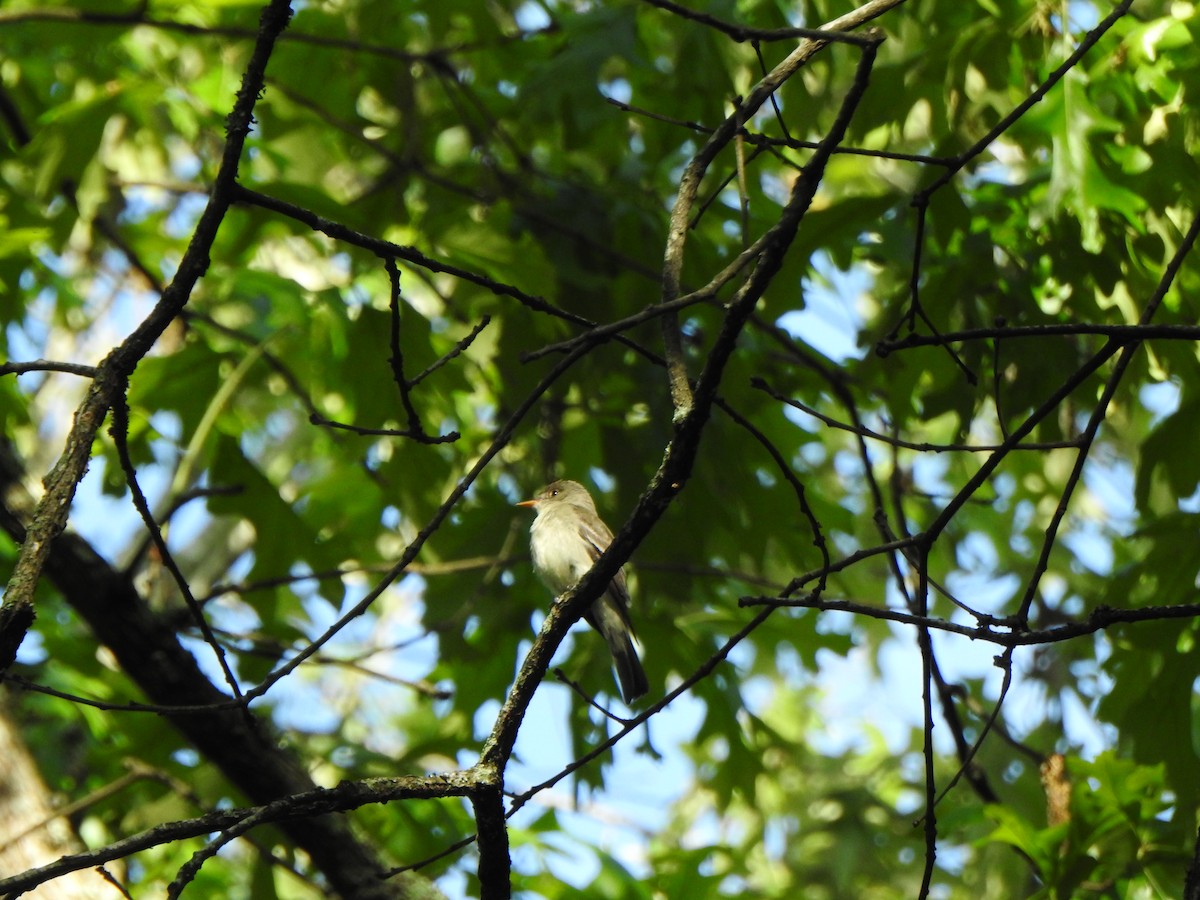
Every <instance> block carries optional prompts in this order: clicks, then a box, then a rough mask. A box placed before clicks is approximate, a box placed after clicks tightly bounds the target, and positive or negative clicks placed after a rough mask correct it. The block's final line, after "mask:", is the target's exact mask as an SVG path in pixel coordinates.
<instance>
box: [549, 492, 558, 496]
mask: <svg viewBox="0 0 1200 900" xmlns="http://www.w3.org/2000/svg"><path fill="white" fill-rule="evenodd" d="M550 496H551V497H557V496H558V491H551V492H550Z"/></svg>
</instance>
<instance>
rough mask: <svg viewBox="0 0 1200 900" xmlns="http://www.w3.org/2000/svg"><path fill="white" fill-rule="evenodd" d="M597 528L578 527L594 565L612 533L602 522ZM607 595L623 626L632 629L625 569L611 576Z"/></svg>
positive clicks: (609, 542) (584, 525) (610, 539)
mask: <svg viewBox="0 0 1200 900" xmlns="http://www.w3.org/2000/svg"><path fill="white" fill-rule="evenodd" d="M598 526H599V527H595V526H592V525H588V524H586V523H585V524H582V525H580V526H579V536H580V537H581V538H583V539H584V541H586V542H587V545H588V554H589V555H590V556H591V558H592V562H593V563H594V562H595V561H596V560H597V559H599V558H600V554H601V553H603V552H604V550H605V549H606V548H607V547H608V545H609V544H611V543H612V538H613V536H612V532H611V531H609V530H608V526H607V525H605V524H604V523H603V522H599V523H598ZM608 595H609V596H610V597H612V598H613V600H615V601H616V603H617V608H618V611H619V612H620V614H621V618H622V619H623V620H624V621H625V624H626V625H627V626H628V627H630V628H632V627H633V626H632V624H631V623H630V621H629V586H628V585H627V584H626V583H625V569H624V568H620V569H618V570H617V574H616V575H614V576H613V580H612V581H611V582H610V583H609V586H608Z"/></svg>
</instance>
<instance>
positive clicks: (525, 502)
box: [517, 500, 539, 506]
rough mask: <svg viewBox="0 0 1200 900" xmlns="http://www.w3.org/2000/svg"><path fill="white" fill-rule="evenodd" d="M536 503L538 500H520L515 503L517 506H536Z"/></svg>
mask: <svg viewBox="0 0 1200 900" xmlns="http://www.w3.org/2000/svg"><path fill="white" fill-rule="evenodd" d="M538 503H539V501H537V500H521V501H519V502H518V503H517V506H537V505H538Z"/></svg>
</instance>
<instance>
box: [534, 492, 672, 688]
mask: <svg viewBox="0 0 1200 900" xmlns="http://www.w3.org/2000/svg"><path fill="white" fill-rule="evenodd" d="M517 506H528V507H531V508H532V509H533V511H534V512H535V513H537V517H536V518H535V519H534V520H533V526H532V527H531V528H530V529H529V549H530V550H531V551H532V552H533V568H534V571H535V572H537V574H538V577H539V578H541V579H542V581H543V582H544V583H545V585H546V587H548V588H550V590H551V591H552V592H553V593H554V596H555V597H558V596H560V595H561V594H562V593H563V592H565V591H566V590H567V588H569V587H571V586H572V585H573V584H575V583H576V582H578V581H579V579H580V578H582V577H583V576H584V575H586V574H587V572H588V570H589V569H591V568H592V564H593V563H594V562H595V561H596V560H597V559H599V558H600V554H601V553H603V552H604V549H605V548H606V547H607V546H608V545H609V544H610V543H612V538H613V535H612V532H611V531H609V530H608V526H607V525H605V524H604V522H603V521H602V520H601V519H600V515H599V514H598V513H597V512H596V504H595V502H594V501H593V500H592V495H591V494H589V493H588V490H587V488H585V487H584V486H583V485H582V484H580V483H579V482H578V481H556V482H554V483H553V484H551V485H548V486H546V487H545V488H543V489H542V490H541V491H540V492H539V493H538V495H537V496H536V497H534V499H532V500H522V501H521V502H520V503H518V504H517ZM584 619H585V620H586V621H587V623H588V624H589V625H591V626H592V627H593V628H595V629H596V630H597V631H598V632H600V634H601V635H603V636H604V640H605V641H606V642H607V643H608V649H609V651H610V652H611V653H612V657H613V662H614V663H615V665H616V667H617V680H618V681H619V682H620V683H621V694H622V696H623V697H624V699H625V702H626V703H632V702H633V701H634V700H636V699H637V698H638V697H641V696H642V695H643V694H645V693H646V691H648V690H649V689H650V685H649V684H648V683H647V681H646V672H645V670H644V669H643V668H642V661H641V660H640V659H638V654H637V650H636V649H635V647H634V645H633V642H634V640H635V639H636V637H637V636H636V635H635V634H634V632H633V623H632V622H630V621H629V588H628V587H627V586H626V584H625V571H624V570H623V569H622V570H620V571H618V572H617V574H616V576H615V577H614V578H613V580H612V581H611V582H609V585H608V589H607V590H606V591H605V592H604V593H603V594H602V595H601V596H600V598H599V599H598V600H597V601H596V602H595V603H593V604H592V606H591V608H590V609H589V610H588V611H587V612H586V613H585V614H584Z"/></svg>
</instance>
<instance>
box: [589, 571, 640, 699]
mask: <svg viewBox="0 0 1200 900" xmlns="http://www.w3.org/2000/svg"><path fill="white" fill-rule="evenodd" d="M615 607H616V603H615V601H613V600H612V599H611V598H610V597H608V596H607V595H606V596H604V597H601V598H600V600H599V601H598V602H597V603H596V604H595V606H594V607H593V610H592V611H593V614H594V615H593V616H592V617H589V618H594V619H595V621H594V622H593V623H592V624H593V625H595V627H596V630H597V631H599V632H600V633H601V634H602V635H604V640H605V642H607V644H608V650H609V652H610V653H611V654H612V658H613V664H614V665H615V666H616V669H617V681H619V682H620V683H621V696H622V698H623V699H624V700H625V702H626V703H632V702H633V701H634V700H636V699H637V698H638V697H641V696H642V695H643V694H645V693H646V692H647V691H648V690H650V683H649V682H648V681H647V680H646V670H645V669H643V668H642V661H641V659H639V658H638V652H637V647H636V646H634V643H633V640H634V634H633V626H632V625H630V624H629V619H628V618H627V617H626V616H623V615H621V613H620V611H618V610H617V609H616V608H615Z"/></svg>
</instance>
